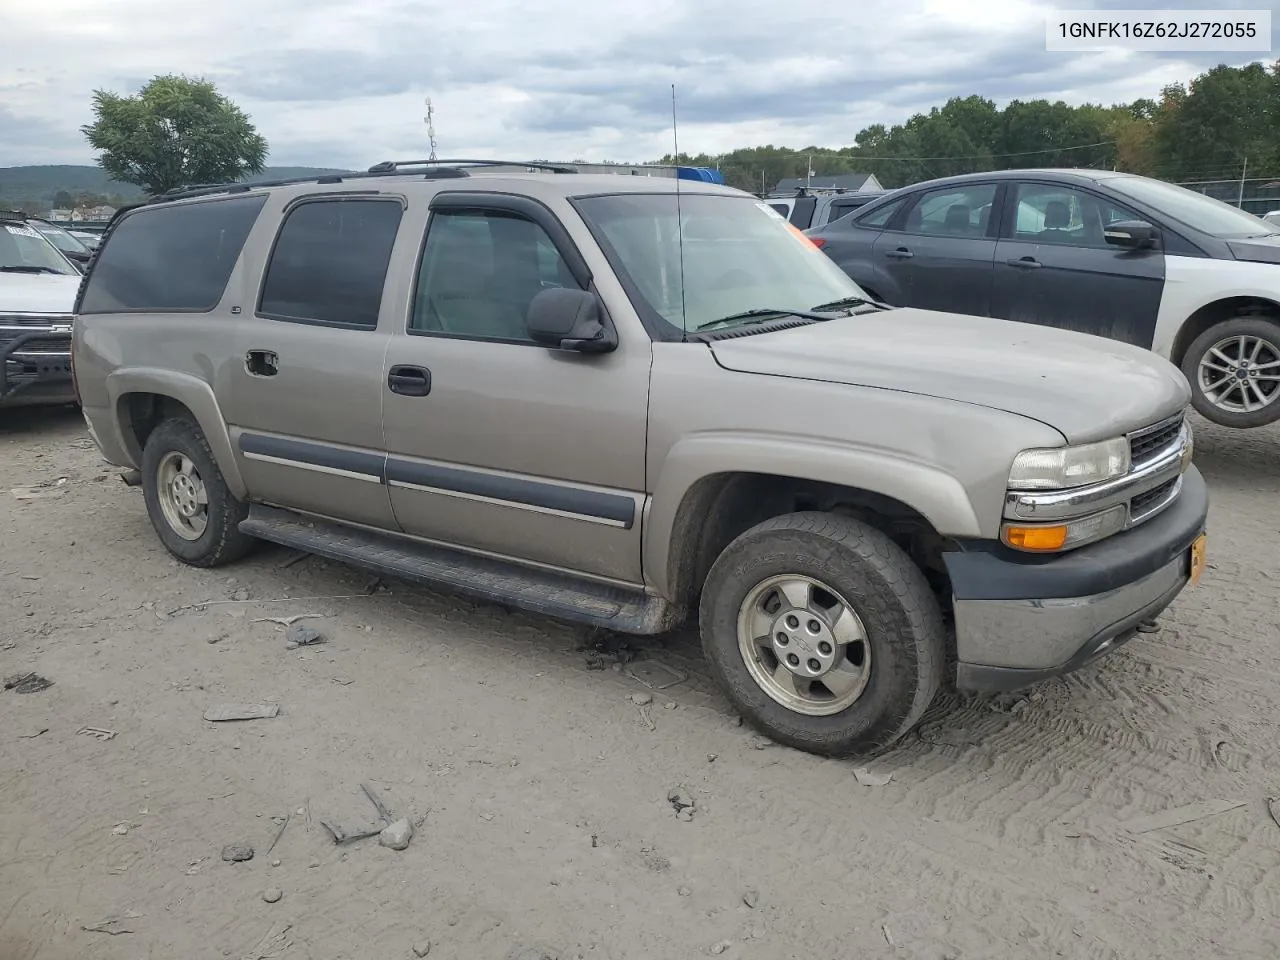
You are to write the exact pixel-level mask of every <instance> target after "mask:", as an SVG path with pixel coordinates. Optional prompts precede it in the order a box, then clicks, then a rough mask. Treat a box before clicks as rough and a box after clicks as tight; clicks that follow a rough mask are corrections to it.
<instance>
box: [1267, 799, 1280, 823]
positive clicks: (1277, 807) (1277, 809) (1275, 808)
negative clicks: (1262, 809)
mask: <svg viewBox="0 0 1280 960" xmlns="http://www.w3.org/2000/svg"><path fill="white" fill-rule="evenodd" d="M1267 813H1269V814H1271V820H1272V822H1274V823H1275V825H1276V826H1277V827H1280V797H1267Z"/></svg>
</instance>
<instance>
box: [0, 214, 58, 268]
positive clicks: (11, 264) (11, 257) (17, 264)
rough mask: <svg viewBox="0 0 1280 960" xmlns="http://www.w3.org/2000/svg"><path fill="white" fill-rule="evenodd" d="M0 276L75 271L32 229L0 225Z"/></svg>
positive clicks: (2, 223) (10, 224) (22, 225)
mask: <svg viewBox="0 0 1280 960" xmlns="http://www.w3.org/2000/svg"><path fill="white" fill-rule="evenodd" d="M0 272H6V273H8V272H13V273H64V274H71V275H74V274H75V273H76V268H75V267H73V266H72V265H71V263H70V261H68V260H67V258H66V257H64V256H63V255H62V254H60V253H59V252H58V251H57V250H56V249H55V248H54V247H53V245H52V244H50V243H49V241H48V240H46V239H45V238H44V237H43V236H42V235H41V233H40V231H39V230H37V229H36V228H35V227H30V226H27V224H25V223H11V222H7V221H5V222H0Z"/></svg>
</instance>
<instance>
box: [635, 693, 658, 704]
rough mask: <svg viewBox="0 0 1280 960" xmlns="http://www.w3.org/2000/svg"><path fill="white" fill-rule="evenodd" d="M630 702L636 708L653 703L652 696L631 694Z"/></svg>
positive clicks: (648, 694)
mask: <svg viewBox="0 0 1280 960" xmlns="http://www.w3.org/2000/svg"><path fill="white" fill-rule="evenodd" d="M631 702H632V703H634V704H635V705H636V706H637V707H644V706H648V705H649V704H651V703H653V694H651V693H633V694H632V695H631Z"/></svg>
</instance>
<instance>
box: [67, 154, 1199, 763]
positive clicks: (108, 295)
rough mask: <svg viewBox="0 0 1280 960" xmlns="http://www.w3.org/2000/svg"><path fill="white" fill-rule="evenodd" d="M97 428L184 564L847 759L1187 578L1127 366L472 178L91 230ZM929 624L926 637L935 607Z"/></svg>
mask: <svg viewBox="0 0 1280 960" xmlns="http://www.w3.org/2000/svg"><path fill="white" fill-rule="evenodd" d="M74 357H75V367H76V373H77V378H78V383H79V388H80V395H81V400H82V403H83V409H84V412H85V417H86V420H87V422H88V424H89V427H90V430H91V433H92V435H93V437H94V438H95V440H96V441H97V443H98V446H99V447H100V448H101V450H102V453H103V455H104V456H105V457H106V458H107V460H108V461H110V462H112V463H115V464H119V465H120V466H121V467H123V468H125V469H126V470H136V471H137V472H138V473H137V475H136V476H134V477H133V479H135V480H140V483H141V486H142V490H143V493H144V498H145V502H146V509H147V512H148V513H149V515H150V518H151V522H152V524H153V525H154V527H155V530H156V533H157V535H158V536H159V539H160V541H161V542H162V543H163V544H164V546H165V547H166V548H167V549H168V550H169V551H170V552H171V553H172V554H173V555H174V556H175V557H177V558H179V559H180V560H182V561H184V562H186V563H188V564H192V565H195V566H204V567H209V566H214V565H216V564H222V563H226V562H229V561H231V560H234V559H236V558H238V557H240V556H242V555H244V554H245V552H246V551H248V550H249V549H250V547H251V546H252V544H253V542H254V540H255V538H260V539H263V540H270V541H274V542H277V543H281V544H287V545H289V546H291V547H294V548H297V549H301V550H306V551H310V552H312V553H316V554H320V555H323V556H326V557H330V558H333V559H338V560H342V561H346V562H349V563H352V564H356V565H361V566H365V567H368V568H370V569H373V570H377V571H381V572H383V573H387V574H391V575H395V576H400V577H407V578H410V579H418V580H423V581H427V582H433V583H437V584H444V585H447V586H449V587H452V588H454V589H457V590H459V591H463V592H468V593H471V594H474V595H477V596H480V597H483V598H487V599H489V600H491V601H496V602H499V603H503V604H507V605H510V606H513V607H519V608H523V609H525V610H530V611H535V612H538V613H543V614H550V615H552V616H556V617H560V618H562V619H565V620H569V621H577V622H580V623H587V624H591V625H594V626H597V627H603V628H607V629H610V630H616V631H621V632H624V633H637V634H651V633H658V632H662V631H666V630H669V629H671V628H672V627H674V626H676V625H677V624H680V623H681V622H683V621H685V620H686V619H687V618H688V617H690V616H691V615H693V614H695V613H696V615H697V618H698V621H699V623H700V629H701V634H702V643H703V650H704V651H705V653H706V656H707V658H708V661H709V662H710V665H711V669H712V672H713V674H714V676H715V677H716V679H717V680H718V682H719V684H720V687H721V689H722V690H723V691H724V694H725V696H726V697H727V698H728V699H729V700H730V701H731V703H732V704H733V705H734V707H735V708H737V710H739V711H740V712H741V714H742V715H743V716H745V717H747V718H749V719H750V721H751V722H752V723H753V724H754V725H756V726H757V727H758V728H759V729H760V730H762V731H764V732H765V733H766V734H768V735H769V736H770V737H772V738H774V739H775V740H777V741H779V742H782V743H787V744H791V745H794V746H797V747H800V748H803V749H806V750H812V751H815V752H819V753H829V754H845V753H849V752H855V751H863V750H868V749H874V748H877V747H881V746H884V745H885V744H888V743H891V742H893V741H894V740H895V739H897V738H898V737H900V736H902V734H903V733H904V732H906V731H907V730H909V729H910V728H911V727H912V726H913V725H914V724H915V723H916V721H918V720H919V718H920V716H921V715H922V714H923V712H924V710H925V708H926V707H927V706H928V705H929V702H930V701H931V700H932V699H933V697H934V694H935V692H936V691H937V690H938V688H939V686H940V684H941V683H942V682H943V674H944V671H946V670H948V669H949V667H948V664H949V663H951V662H953V661H958V666H956V667H954V670H955V673H954V677H955V680H956V681H957V683H958V684H959V685H960V686H961V687H963V688H965V689H971V690H1003V689H1013V688H1017V687H1020V686H1025V685H1026V684H1029V683H1032V682H1035V681H1037V680H1040V679H1043V678H1045V677H1051V676H1056V675H1058V674H1061V673H1064V672H1066V671H1070V670H1073V669H1075V668H1077V667H1079V666H1081V665H1083V664H1085V663H1087V662H1089V661H1090V660H1092V659H1093V658H1095V657H1096V656H1098V655H1100V654H1102V653H1104V652H1106V651H1109V650H1111V649H1114V648H1115V647H1116V646H1118V645H1119V644H1121V643H1123V642H1124V641H1125V640H1127V639H1128V638H1129V637H1130V636H1131V635H1132V634H1133V633H1134V631H1135V630H1136V628H1137V626H1138V625H1139V624H1140V623H1142V622H1144V621H1147V620H1150V619H1151V618H1153V617H1155V616H1156V615H1157V614H1159V612H1160V611H1161V610H1163V609H1164V608H1165V606H1166V605H1168V604H1169V603H1170V602H1171V601H1172V600H1173V598H1174V597H1175V596H1176V595H1177V594H1178V592H1179V591H1180V590H1182V589H1183V587H1184V586H1185V585H1186V584H1187V583H1188V582H1190V581H1194V580H1195V579H1196V578H1197V577H1198V576H1199V572H1200V570H1201V569H1202V568H1203V563H1204V560H1203V556H1204V554H1203V546H1204V536H1203V531H1204V524H1205V516H1206V511H1207V507H1208V501H1207V494H1206V491H1205V484H1204V481H1203V479H1202V478H1201V477H1200V474H1199V473H1198V472H1197V471H1196V469H1195V468H1194V467H1193V466H1192V465H1191V450H1192V439H1191V431H1190V427H1189V426H1188V425H1187V423H1186V422H1185V421H1184V410H1185V408H1186V405H1187V403H1188V400H1189V391H1188V389H1187V384H1186V381H1185V380H1184V379H1183V377H1182V376H1181V375H1180V374H1179V373H1178V371H1177V370H1176V369H1175V368H1174V367H1173V366H1171V365H1170V364H1169V363H1167V362H1166V361H1164V360H1162V359H1160V358H1159V357H1156V356H1154V355H1153V354H1151V353H1150V352H1148V351H1146V350H1141V349H1138V348H1136V347H1133V346H1129V345H1126V344H1122V343H1111V342H1108V341H1103V340H1099V339H1097V338H1095V337H1085V336H1081V335H1079V334H1074V333H1069V332H1065V331H1059V330H1049V329H1036V328H1032V327H1017V326H1015V325H1013V324H1008V323H1005V322H1003V321H998V320H992V319H986V318H979V317H964V316H958V315H949V314H941V313H933V312H928V311H924V310H915V309H891V308H884V307H882V306H879V305H877V304H874V303H869V302H867V301H866V300H864V299H862V295H861V291H860V290H859V289H858V288H857V286H856V285H855V284H854V283H853V282H852V281H851V280H850V279H849V278H848V277H847V276H845V275H844V274H843V273H842V272H841V271H840V270H839V269H837V268H836V267H835V266H833V265H832V264H831V262H830V261H829V260H828V259H827V258H826V257H824V256H823V255H822V254H821V253H819V252H818V251H817V249H815V247H814V246H813V245H812V244H811V243H809V242H808V241H807V240H805V238H804V237H803V235H802V234H801V233H800V231H798V230H796V229H795V228H794V227H792V226H791V225H789V224H787V223H786V222H785V221H784V220H782V218H781V217H779V216H778V215H777V214H776V213H775V212H774V211H773V210H771V209H770V208H769V206H768V204H766V203H764V202H762V201H760V200H758V199H757V198H755V197H752V196H750V195H748V194H745V193H741V192H739V191H736V190H732V189H728V188H726V187H720V186H716V185H712V184H704V183H678V182H671V181H667V180H662V179H658V178H640V177H617V176H608V175H595V176H592V175H575V174H570V175H557V176H552V175H547V174H538V173H528V174H494V173H489V174H486V173H485V172H484V166H483V165H481V164H477V163H476V162H473V161H466V162H462V161H457V162H453V165H449V164H447V163H443V162H442V163H438V164H422V163H415V164H394V163H386V164H380V165H378V166H377V167H374V168H373V169H372V170H371V172H370V173H368V174H365V175H353V176H342V177H336V176H334V177H325V178H323V179H322V180H319V181H316V180H309V181H297V182H286V183H279V184H275V185H257V186H255V185H244V184H233V185H227V186H225V187H220V188H219V187H209V188H203V189H199V190H194V191H190V192H187V193H179V194H175V195H172V196H166V197H162V198H159V199H156V200H153V201H151V202H149V203H147V204H145V205H143V206H140V207H138V208H137V209H133V210H130V211H127V212H125V213H123V214H121V215H119V216H118V217H117V219H116V220H115V221H114V223H113V225H112V226H111V227H110V229H109V230H108V231H107V234H106V238H105V239H104V241H103V245H102V247H101V249H100V250H99V252H98V255H97V257H95V259H94V262H93V264H92V265H91V267H90V270H89V274H88V277H87V280H86V283H85V285H84V288H83V290H82V292H81V295H80V299H79V302H78V305H77V310H76V325H75V339H74ZM946 622H950V623H953V624H954V628H955V642H954V646H949V641H948V634H947V631H946V629H944V623H946Z"/></svg>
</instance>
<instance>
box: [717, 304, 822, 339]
mask: <svg viewBox="0 0 1280 960" xmlns="http://www.w3.org/2000/svg"><path fill="white" fill-rule="evenodd" d="M769 317H803V318H804V319H805V320H822V321H826V320H830V319H831V317H828V316H825V315H823V314H821V313H813V312H812V311H809V310H778V309H776V308H775V307H757V308H756V309H755V310H743V311H742V312H741V313H731V314H729V315H728V316H727V317H721V318H720V319H719V320H708V321H707V322H706V323H700V324H698V325H697V326H696V327H694V328H693V329H694V332H695V333H697V332H700V331H702V330H709V329H710V328H712V327H718V326H720V324H722V323H733V322H734V321H735V320H764V319H767V318H769Z"/></svg>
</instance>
